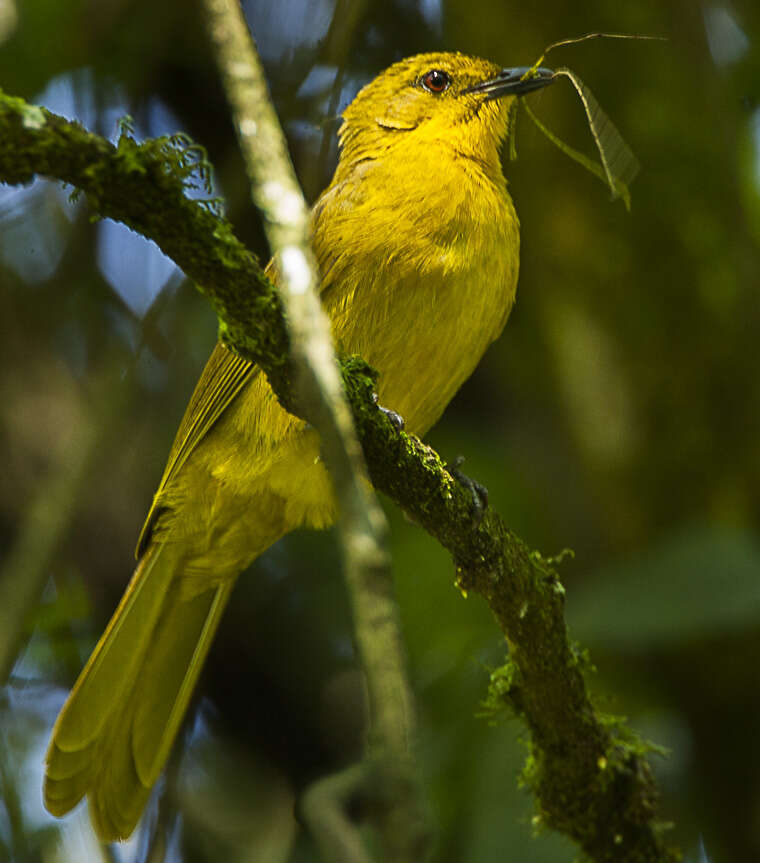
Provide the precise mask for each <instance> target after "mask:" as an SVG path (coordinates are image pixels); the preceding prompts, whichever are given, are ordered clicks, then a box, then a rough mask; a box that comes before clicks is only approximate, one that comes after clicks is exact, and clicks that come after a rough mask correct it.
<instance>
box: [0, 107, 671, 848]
mask: <svg viewBox="0 0 760 863" xmlns="http://www.w3.org/2000/svg"><path fill="white" fill-rule="evenodd" d="M181 156H182V150H181V149H180V148H177V147H176V146H173V145H172V144H171V142H170V141H169V139H159V140H157V141H148V142H145V143H144V144H141V145H137V144H136V143H135V142H134V141H132V139H131V138H128V137H125V136H122V139H121V140H120V142H119V145H118V147H114V146H113V145H111V144H109V143H108V142H107V141H105V140H103V139H102V138H99V137H97V136H94V135H90V134H88V133H86V132H85V131H84V130H83V129H82V128H81V127H79V126H77V125H76V124H73V123H67V122H66V121H65V120H63V119H62V118H60V117H56V116H55V115H52V114H50V113H49V112H47V111H45V110H44V109H40V108H33V107H30V106H29V105H27V104H26V103H25V102H23V101H22V100H20V99H15V98H11V97H8V96H5V95H0V180H2V181H4V182H7V183H22V182H28V181H29V180H31V179H32V178H33V176H34V175H35V174H44V175H47V176H50V177H55V178H58V179H61V180H64V181H65V182H67V183H70V184H72V185H74V186H76V187H77V188H81V189H82V191H83V192H84V193H85V194H86V195H87V197H88V199H89V201H90V204H91V206H92V207H93V209H94V210H95V211H96V212H97V213H99V214H100V215H103V216H109V217H111V218H115V219H118V220H120V221H123V222H125V223H126V224H128V225H130V227H132V228H133V229H135V230H139V231H140V232H141V233H143V234H145V235H146V236H149V237H150V238H151V239H153V240H154V241H155V242H157V243H158V245H159V246H160V247H161V248H162V249H163V250H164V252H166V253H167V254H168V255H170V256H171V257H172V258H173V259H174V260H175V261H176V263H177V264H178V265H179V266H180V267H182V269H183V270H184V271H185V273H186V274H187V275H188V276H189V277H190V278H191V279H193V280H194V281H195V282H196V283H198V284H199V285H202V290H203V291H204V293H206V294H207V296H209V298H210V300H211V301H212V303H213V305H214V308H215V309H216V311H217V314H218V315H219V316H220V318H221V319H222V320H224V321H225V325H226V329H225V335H226V339H227V341H228V342H229V343H231V344H234V346H235V348H236V349H237V350H239V352H240V353H241V354H243V355H245V356H248V357H250V358H251V359H253V360H255V361H256V362H257V363H259V364H260V365H261V367H262V368H263V369H264V371H265V372H266V373H267V375H268V377H269V380H270V382H271V383H272V386H273V387H274V389H275V391H276V392H277V394H278V396H279V397H280V399H281V400H282V401H283V403H284V404H285V405H287V406H289V407H291V408H292V404H293V399H292V385H291V373H290V370H291V362H290V359H289V342H288V337H287V333H286V330H285V326H284V323H283V317H282V308H281V304H280V301H279V300H278V298H277V295H276V292H275V291H274V289H273V288H272V286H271V285H270V284H269V283H268V281H267V280H266V278H265V277H264V275H263V274H262V272H261V270H260V269H259V268H258V266H257V265H256V263H255V260H254V258H253V256H252V255H251V254H250V253H249V252H248V251H247V250H246V249H245V247H244V246H243V245H242V244H241V243H240V242H239V241H238V240H237V239H236V238H235V237H234V235H233V233H232V230H231V228H230V226H229V225H228V224H227V223H226V222H225V221H224V220H222V219H221V218H219V217H218V216H216V215H214V214H213V213H211V212H209V210H208V209H207V208H206V207H204V206H203V205H202V204H200V203H198V202H193V201H190V200H188V199H187V198H186V197H185V196H184V194H183V187H184V184H185V183H186V182H187V179H188V176H189V170H188V167H187V165H186V163H185V160H183V158H181ZM342 365H343V375H344V383H345V384H346V387H347V394H348V397H349V402H350V403H351V406H352V409H353V412H354V418H355V421H356V426H357V432H358V435H359V439H360V441H361V443H362V447H363V449H364V454H365V458H366V461H367V464H368V466H369V472H370V477H371V479H372V482H373V483H374V484H375V487H376V488H378V489H379V490H381V491H383V492H385V493H386V494H388V495H389V496H390V497H391V498H392V499H393V500H394V501H395V502H396V503H397V504H399V505H400V506H401V507H402V508H403V509H404V510H406V511H407V512H408V513H409V514H410V515H411V516H413V517H414V519H415V520H416V521H417V522H418V523H419V524H420V525H421V526H422V527H424V528H425V529H426V530H427V531H428V532H429V533H430V534H431V535H433V536H434V537H436V538H437V539H438V540H439V541H440V542H441V544H442V545H444V546H445V547H446V548H447V549H448V550H449V551H450V552H451V554H452V557H453V559H454V563H455V566H456V571H457V579H458V583H459V585H460V587H461V588H462V589H463V590H472V591H475V592H477V593H480V594H481V595H482V596H483V597H484V598H485V599H486V601H487V602H488V603H489V605H490V607H491V609H492V610H493V612H494V615H495V617H496V620H497V622H498V624H499V626H500V627H501V629H502V631H503V632H504V635H505V637H506V639H507V641H508V643H509V646H510V660H509V663H508V665H507V666H505V668H504V669H503V670H502V671H501V673H500V674H499V675H496V679H495V680H494V681H493V685H492V694H493V698H494V700H498V701H500V702H502V703H504V704H505V705H508V706H510V707H511V708H512V709H513V710H514V711H516V712H517V713H518V714H519V715H520V716H521V717H522V718H523V719H524V721H525V723H526V724H527V726H528V727H529V729H530V731H531V737H532V743H531V750H532V751H531V757H530V759H529V764H528V768H527V769H526V778H527V780H528V781H529V783H530V785H531V787H532V788H533V790H534V792H535V795H536V801H537V808H538V815H539V817H540V819H541V821H542V822H543V823H544V824H546V825H547V826H549V827H551V828H553V829H557V830H561V831H563V832H565V833H566V834H567V835H569V836H570V837H571V838H573V839H574V840H575V841H576V842H577V843H578V844H579V845H580V846H581V847H582V848H583V850H584V851H585V852H586V853H587V854H588V855H589V856H590V857H591V858H592V859H593V860H596V861H616V863H617V861H620V863H634V861H635V863H644V861H646V862H647V863H650V861H651V863H665V861H667V862H668V863H670V861H674V860H677V859H679V855H678V852H677V851H675V850H674V849H672V848H670V847H668V845H667V844H666V843H665V841H664V839H663V837H662V834H661V829H660V827H659V825H658V824H657V822H656V821H655V812H656V803H657V790H656V787H655V785H654V781H653V778H652V775H651V771H650V768H649V765H648V764H647V761H646V758H645V751H646V746H645V745H644V744H642V743H640V742H638V741H637V740H636V739H635V737H634V736H633V735H632V734H631V733H630V732H627V731H626V729H625V728H623V727H622V726H620V725H615V724H611V722H610V721H609V719H608V718H607V717H605V716H603V715H601V714H600V713H599V712H598V711H597V710H596V709H595V708H594V706H593V705H592V703H591V700H590V698H589V695H588V691H587V689H586V686H585V682H584V679H583V675H582V670H583V665H584V663H583V659H582V657H581V655H580V654H579V652H578V651H577V650H574V649H573V647H572V646H571V644H570V641H569V639H568V635H567V630H566V626H565V623H564V591H563V588H562V585H561V583H560V581H559V578H558V576H557V574H556V572H555V571H554V569H553V568H552V567H551V566H550V563H549V562H548V561H545V560H544V559H542V558H541V557H540V555H538V554H536V553H531V552H529V550H528V549H527V547H526V546H525V544H524V543H523V542H522V541H521V540H520V539H518V538H517V537H516V536H515V535H514V534H513V533H512V532H511V531H510V530H509V529H508V528H507V527H506V525H505V524H504V523H503V522H502V520H501V519H500V518H499V517H498V515H496V514H495V513H494V512H493V511H492V510H490V509H489V510H487V511H486V514H485V517H484V518H483V520H482V521H481V523H480V524H479V525H478V526H477V527H475V528H473V526H472V518H471V498H470V494H469V492H467V491H466V490H465V489H463V488H462V487H461V486H460V485H459V484H458V483H456V481H455V480H454V479H453V478H452V477H451V475H450V474H449V473H448V472H447V471H446V469H445V467H444V465H443V463H442V461H441V459H440V458H439V456H438V455H437V454H436V453H435V452H434V451H433V450H432V449H431V448H430V447H428V446H426V445H425V444H423V443H421V442H420V441H419V440H417V439H416V438H414V437H411V436H409V435H406V434H404V433H402V432H401V433H400V432H398V431H396V430H395V429H394V428H393V426H392V424H391V423H390V421H389V420H388V419H387V418H386V417H385V416H384V415H383V414H382V413H381V412H380V411H378V409H377V407H376V405H375V404H374V403H373V400H372V389H373V377H372V374H371V372H370V370H369V369H368V368H367V366H366V365H365V364H364V363H363V362H361V361H360V360H359V359H358V358H354V359H349V360H346V361H344V362H343V364H342Z"/></svg>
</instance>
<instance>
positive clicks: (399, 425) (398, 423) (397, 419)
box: [372, 393, 406, 431]
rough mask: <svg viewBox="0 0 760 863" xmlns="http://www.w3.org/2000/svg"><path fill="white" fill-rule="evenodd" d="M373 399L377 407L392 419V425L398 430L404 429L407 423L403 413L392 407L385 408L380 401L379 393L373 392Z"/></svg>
mask: <svg viewBox="0 0 760 863" xmlns="http://www.w3.org/2000/svg"><path fill="white" fill-rule="evenodd" d="M372 400H373V401H374V403H375V404H376V405H377V409H378V410H379V411H380V412H381V413H384V414H385V415H386V416H387V417H388V419H389V420H390V421H391V425H392V426H393V428H395V429H396V431H403V430H404V426H405V425H406V423H405V422H404V418H403V417H402V416H401V414H398V413H396V411H392V410H391V409H390V408H384V407H383V406H382V405H381V404H380V403H379V401H378V398H377V393H372Z"/></svg>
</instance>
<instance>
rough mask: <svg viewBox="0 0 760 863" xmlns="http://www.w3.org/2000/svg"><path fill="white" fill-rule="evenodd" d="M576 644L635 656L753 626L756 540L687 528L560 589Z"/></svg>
mask: <svg viewBox="0 0 760 863" xmlns="http://www.w3.org/2000/svg"><path fill="white" fill-rule="evenodd" d="M567 587H568V617H569V619H570V625H571V627H572V631H573V634H574V635H575V636H577V637H578V638H580V639H581V640H582V641H583V642H603V643H604V645H605V646H606V647H611V648H616V649H623V650H628V651H643V650H649V649H651V648H654V647H662V646H664V645H673V644H677V643H682V642H685V641H689V640H692V639H697V638H704V637H706V636H711V635H716V634H721V633H724V632H726V631H728V630H733V631H735V630H738V629H742V628H749V627H757V626H758V625H759V624H760V543H759V542H758V540H757V538H756V537H755V536H754V535H752V534H750V533H749V532H744V531H739V530H734V531H732V530H728V529H723V530H722V529H720V528H717V527H710V526H705V527H693V528H691V529H689V530H687V531H684V532H683V533H680V534H678V535H675V536H673V537H672V538H671V539H669V540H668V541H666V542H664V543H663V544H661V545H659V546H656V547H653V548H652V549H651V550H649V551H647V552H645V553H642V554H641V555H639V556H638V557H635V558H633V559H630V560H627V561H621V562H620V563H619V564H616V565H609V566H605V567H602V568H600V569H599V570H598V571H597V572H596V573H595V574H594V575H593V576H592V577H590V578H589V579H588V581H586V583H585V584H584V585H583V586H582V587H579V589H577V590H576V589H574V588H573V586H572V585H568V586H567Z"/></svg>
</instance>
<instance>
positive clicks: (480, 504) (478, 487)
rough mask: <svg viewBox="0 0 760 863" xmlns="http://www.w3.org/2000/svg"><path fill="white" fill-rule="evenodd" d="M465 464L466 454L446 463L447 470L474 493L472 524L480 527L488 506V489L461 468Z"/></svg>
mask: <svg viewBox="0 0 760 863" xmlns="http://www.w3.org/2000/svg"><path fill="white" fill-rule="evenodd" d="M463 464H464V456H462V455H458V456H457V457H456V458H455V459H454V461H452V462H450V463H449V464H447V465H446V470H447V471H448V472H449V473H450V474H451V476H453V477H454V479H455V480H456V481H457V482H458V483H460V484H461V485H463V486H464V487H465V488H466V489H468V490H469V492H470V494H471V495H472V526H473V528H475V527H478V525H479V524H480V522H481V521H482V520H483V516H484V515H485V511H486V507H487V506H488V489H487V488H486V487H485V486H484V485H483V484H482V483H479V482H478V481H477V480H476V479H472V477H469V476H467V474H465V473H462V471H461V470H459V468H460V467H461V466H462V465H463Z"/></svg>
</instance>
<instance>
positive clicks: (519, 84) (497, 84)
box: [464, 66, 555, 99]
mask: <svg viewBox="0 0 760 863" xmlns="http://www.w3.org/2000/svg"><path fill="white" fill-rule="evenodd" d="M530 71H531V67H530V66H515V67H514V68H513V69H502V70H501V72H499V74H498V75H497V76H496V77H495V78H491V79H490V80H488V81H482V82H481V83H480V84H473V86H472V87H468V88H467V89H466V90H465V91H464V92H465V93H482V94H483V95H484V96H485V97H486V99H500V98H501V97H502V96H522V95H524V94H525V93H530V92H531V91H532V90H540V89H541V87H546V85H547V84H552V83H553V82H554V81H555V77H554V72H553V71H552V70H551V69H545V68H544V67H543V66H541V67H539V68H538V69H534V70H533V74H532V75H531V76H530V77H527V78H526V77H525V76H526V75H527V74H528V72H530Z"/></svg>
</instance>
